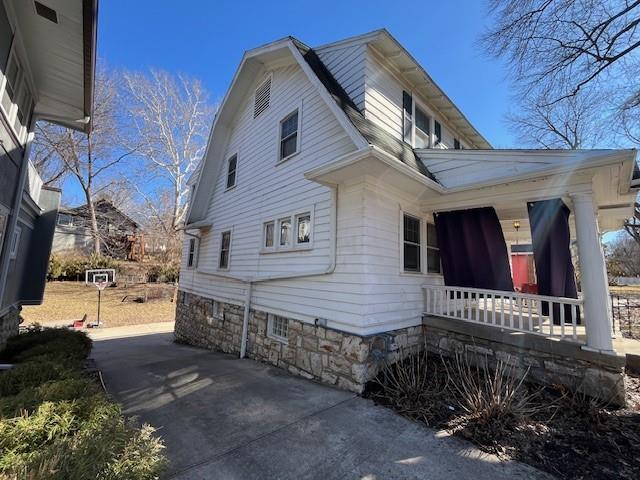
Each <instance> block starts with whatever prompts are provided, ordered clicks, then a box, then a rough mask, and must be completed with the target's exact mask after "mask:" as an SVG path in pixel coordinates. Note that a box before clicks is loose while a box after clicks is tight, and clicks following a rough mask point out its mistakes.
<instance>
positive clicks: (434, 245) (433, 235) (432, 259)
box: [427, 223, 442, 273]
mask: <svg viewBox="0 0 640 480" xmlns="http://www.w3.org/2000/svg"><path fill="white" fill-rule="evenodd" d="M427 272H428V273H442V267H441V264H440V247H438V232H437V231H436V226H435V225H434V224H433V223H427Z"/></svg>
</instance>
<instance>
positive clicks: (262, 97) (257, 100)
mask: <svg viewBox="0 0 640 480" xmlns="http://www.w3.org/2000/svg"><path fill="white" fill-rule="evenodd" d="M270 99H271V77H267V79H266V80H265V81H264V82H262V83H261V84H260V85H259V86H258V88H256V94H255V97H254V104H253V118H256V117H257V116H258V115H260V114H261V113H262V112H264V111H265V110H266V109H267V108H269V100H270Z"/></svg>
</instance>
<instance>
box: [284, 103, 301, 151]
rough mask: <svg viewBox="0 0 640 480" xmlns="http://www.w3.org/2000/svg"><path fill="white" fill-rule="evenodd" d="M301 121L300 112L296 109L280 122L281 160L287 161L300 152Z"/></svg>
mask: <svg viewBox="0 0 640 480" xmlns="http://www.w3.org/2000/svg"><path fill="white" fill-rule="evenodd" d="M299 120H300V117H299V111H298V109H296V110H295V111H293V112H291V113H290V114H289V115H287V116H286V117H285V118H284V119H283V120H282V121H281V122H280V160H285V159H287V158H289V157H291V156H293V155H295V154H296V153H298V151H299V150H300V142H299V135H298V129H299V126H300V122H299Z"/></svg>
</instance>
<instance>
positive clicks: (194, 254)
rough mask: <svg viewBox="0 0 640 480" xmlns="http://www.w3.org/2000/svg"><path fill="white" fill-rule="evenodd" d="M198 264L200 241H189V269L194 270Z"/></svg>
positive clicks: (193, 239) (194, 239)
mask: <svg viewBox="0 0 640 480" xmlns="http://www.w3.org/2000/svg"><path fill="white" fill-rule="evenodd" d="M197 264H198V239H196V238H193V237H192V238H190V239H189V253H188V255H187V267H188V268H193V267H195V266H196V265H197Z"/></svg>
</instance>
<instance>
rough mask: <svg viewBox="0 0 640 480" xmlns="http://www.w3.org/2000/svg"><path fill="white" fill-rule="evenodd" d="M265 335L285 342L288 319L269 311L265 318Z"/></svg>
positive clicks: (287, 334) (287, 335)
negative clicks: (266, 318)
mask: <svg viewBox="0 0 640 480" xmlns="http://www.w3.org/2000/svg"><path fill="white" fill-rule="evenodd" d="M267 336H269V337H271V338H274V339H276V340H280V341H282V342H286V341H287V338H288V337H289V319H288V318H284V317H281V316H279V315H273V314H271V313H270V314H269V316H268V320H267Z"/></svg>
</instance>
